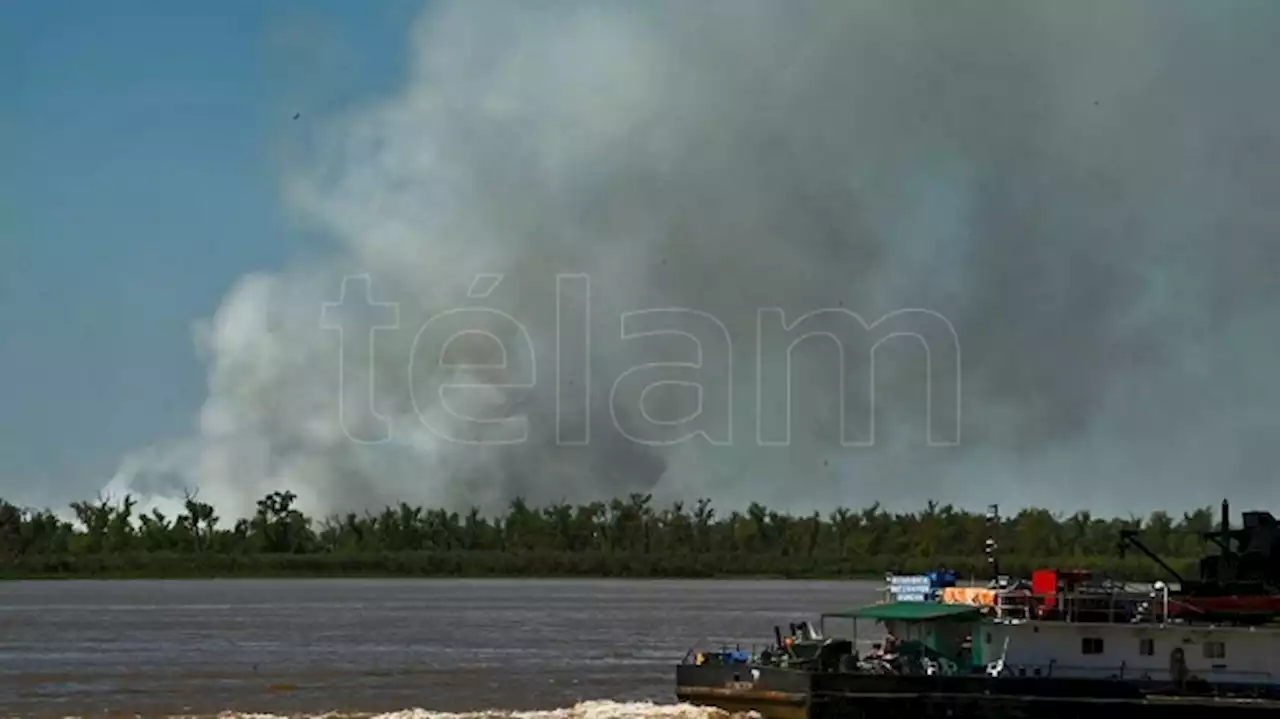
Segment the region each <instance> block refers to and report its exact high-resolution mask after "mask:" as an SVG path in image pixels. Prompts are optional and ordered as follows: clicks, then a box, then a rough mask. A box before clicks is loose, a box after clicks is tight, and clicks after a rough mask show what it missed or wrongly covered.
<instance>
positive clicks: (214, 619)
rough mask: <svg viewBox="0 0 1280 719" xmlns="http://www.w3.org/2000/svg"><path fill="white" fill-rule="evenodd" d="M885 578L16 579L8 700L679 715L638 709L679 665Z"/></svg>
mask: <svg viewBox="0 0 1280 719" xmlns="http://www.w3.org/2000/svg"><path fill="white" fill-rule="evenodd" d="M879 586H880V585H879V584H878V583H874V582H871V583H868V582H852V581H846V582H809V581H652V580H649V581H631V580H369V579H351V580H341V579H326V580H256V579H255V580H207V581H69V582H4V583H0V708H3V710H4V712H5V713H9V714H20V715H38V716H57V717H64V716H86V717H87V716H92V715H102V714H104V713H112V714H114V713H125V714H128V715H130V716H132V715H145V716H177V715H183V716H193V715H200V716H207V715H215V714H220V713H223V714H225V713H231V714H236V713H248V712H253V713H263V714H277V715H294V716H296V715H319V714H324V713H343V714H369V713H384V712H385V713H390V712H405V711H406V710H412V709H420V710H424V711H428V712H459V713H462V712H477V711H488V710H501V711H502V712H504V713H505V712H511V711H518V710H535V709H537V710H552V709H557V708H560V709H562V710H563V709H564V708H570V707H577V708H578V709H577V710H576V712H570V713H571V714H575V715H577V716H588V715H589V716H597V715H598V716H601V717H603V716H618V715H626V714H629V713H630V714H637V713H639V714H644V713H646V711H647V713H650V714H653V713H655V712H656V713H657V714H661V715H668V714H670V712H672V711H677V710H676V709H675V708H666V709H662V708H654V709H649V710H645V709H644V706H645V705H644V704H640V703H643V702H656V703H668V704H669V703H671V702H672V701H673V695H672V691H673V690H672V680H673V674H674V670H673V667H674V665H675V664H676V663H677V662H679V661H680V659H681V657H682V656H683V655H684V654H685V653H686V652H687V651H688V650H689V649H690V648H691V647H692V646H693V645H695V644H697V645H700V646H703V647H706V646H708V645H718V644H720V643H724V644H728V645H735V644H739V643H740V644H741V645H742V647H743V648H744V649H745V648H748V647H749V646H750V645H752V644H753V643H756V644H762V643H764V642H765V641H767V640H768V639H769V637H770V636H772V631H773V625H774V624H779V623H780V624H783V625H784V627H785V624H786V623H787V622H789V621H799V620H801V619H814V618H816V616H817V615H818V614H819V613H820V612H822V611H823V610H831V609H841V608H848V607H851V606H855V605H858V604H862V603H866V602H868V601H872V600H873V599H874V598H875V592H876V590H877V588H878V587H879ZM784 631H785V629H784ZM584 702H585V703H584ZM637 707H639V708H637ZM592 712H595V713H594V714H593V713H592ZM410 713H411V714H412V712H410ZM421 714H422V712H421V711H420V712H418V713H417V715H421ZM564 714H565V712H564V711H561V712H559V713H558V714H557V713H555V712H553V715H556V716H562V715H564ZM682 716H683V715H682Z"/></svg>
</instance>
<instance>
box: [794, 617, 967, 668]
mask: <svg viewBox="0 0 1280 719" xmlns="http://www.w3.org/2000/svg"><path fill="white" fill-rule="evenodd" d="M837 619H843V620H849V621H850V622H851V623H852V625H853V627H852V634H851V635H850V636H851V637H852V638H853V642H854V646H859V645H865V644H866V642H859V641H858V624H859V621H862V622H876V623H878V624H880V625H882V626H883V627H884V629H885V636H886V639H887V638H888V637H892V644H893V645H895V646H887V644H888V642H886V641H883V640H882V641H881V642H880V643H879V647H878V648H879V649H880V650H881V651H884V652H886V653H889V652H893V651H895V650H898V649H900V648H903V647H916V648H917V650H918V651H919V653H920V654H922V655H923V656H927V657H929V658H931V659H934V660H937V659H939V658H945V659H946V660H947V661H949V662H952V663H954V664H955V665H956V666H957V667H959V668H961V669H962V670H964V669H968V668H970V667H973V666H975V665H981V656H980V654H978V655H975V654H974V652H973V651H972V647H973V644H972V641H971V639H972V637H973V636H974V633H975V632H976V631H977V630H978V628H979V624H980V622H981V620H982V612H981V610H980V609H979V608H978V607H973V606H967V605H961V604H942V603H938V602H914V601H906V602H886V603H879V604H872V605H869V606H865V607H860V608H858V609H852V610H849V611H844V612H827V613H824V614H823V615H822V616H821V617H820V618H819V625H818V626H819V628H820V631H821V632H822V633H824V634H825V633H826V625H827V622H828V621H829V620H837ZM873 641H874V640H873Z"/></svg>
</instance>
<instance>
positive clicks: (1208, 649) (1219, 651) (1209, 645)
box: [1204, 642, 1227, 659]
mask: <svg viewBox="0 0 1280 719" xmlns="http://www.w3.org/2000/svg"><path fill="white" fill-rule="evenodd" d="M1204 658H1205V659H1226V658H1227V645H1226V644H1224V643H1223V642H1205V643H1204Z"/></svg>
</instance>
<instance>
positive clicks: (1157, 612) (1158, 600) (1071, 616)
mask: <svg viewBox="0 0 1280 719" xmlns="http://www.w3.org/2000/svg"><path fill="white" fill-rule="evenodd" d="M992 608H993V610H994V614H995V616H996V617H997V618H999V619H1011V620H1019V619H1021V620H1030V619H1055V620H1060V621H1067V622H1070V621H1082V620H1083V621H1103V622H1106V623H1114V624H1130V623H1136V622H1166V623H1167V622H1168V621H1169V602H1168V600H1166V599H1164V597H1163V596H1161V595H1159V594H1157V593H1156V592H1129V591H1110V592H1106V591H1097V592H1090V591H1075V592H1054V593H1049V594H1038V593H1033V592H1031V591H1028V590H1011V591H1004V592H996V593H995V595H994V601H993V603H992ZM1083 617H1088V619H1087V620H1086V619H1082V618H1083Z"/></svg>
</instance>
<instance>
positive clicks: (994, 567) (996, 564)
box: [986, 504, 1000, 580]
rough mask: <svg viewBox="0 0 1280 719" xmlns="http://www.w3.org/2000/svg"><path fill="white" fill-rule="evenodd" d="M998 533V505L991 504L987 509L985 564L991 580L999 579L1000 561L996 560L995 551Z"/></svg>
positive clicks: (997, 546)
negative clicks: (989, 567) (988, 568)
mask: <svg viewBox="0 0 1280 719" xmlns="http://www.w3.org/2000/svg"><path fill="white" fill-rule="evenodd" d="M999 532H1000V505H998V504H992V505H990V506H988V507H987V533H988V536H987V542H986V552H987V563H988V564H990V565H991V579H993V580H999V579H1000V560H999V559H997V558H996V550H997V549H999V547H1000V545H999V544H998V543H997V542H996V536H997V535H998V534H999Z"/></svg>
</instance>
